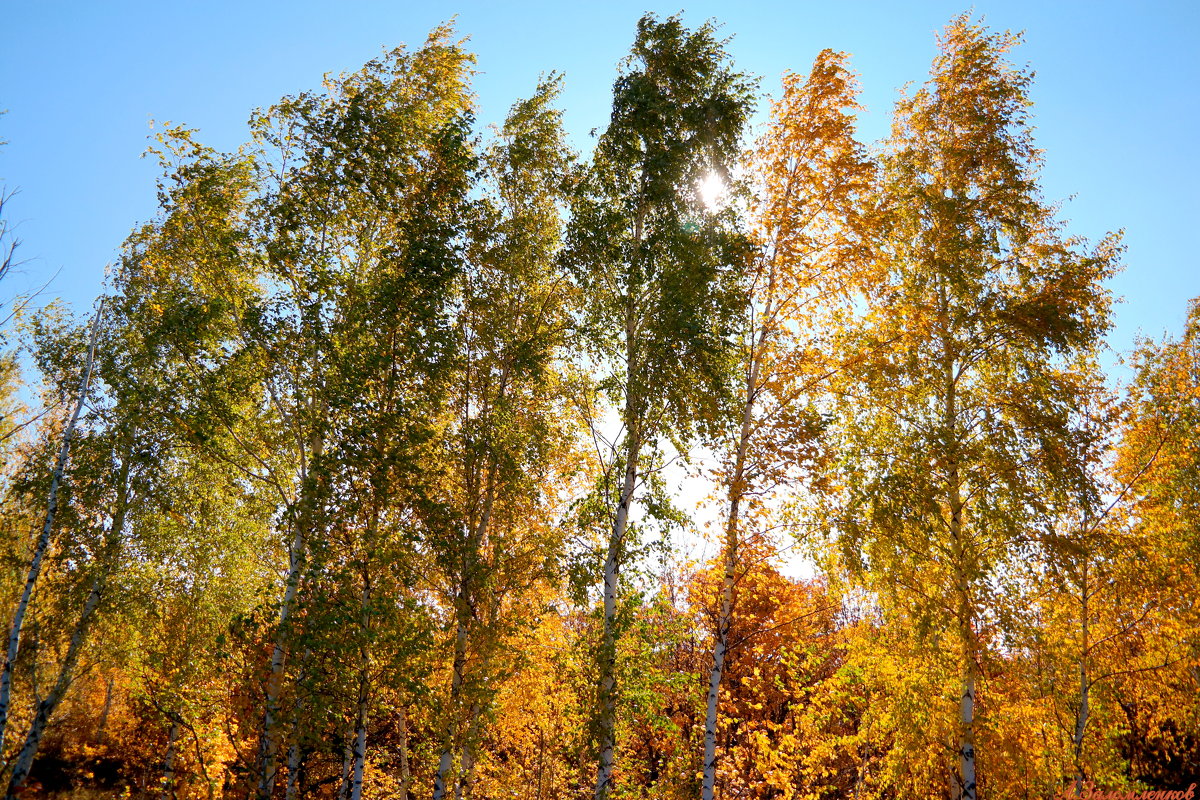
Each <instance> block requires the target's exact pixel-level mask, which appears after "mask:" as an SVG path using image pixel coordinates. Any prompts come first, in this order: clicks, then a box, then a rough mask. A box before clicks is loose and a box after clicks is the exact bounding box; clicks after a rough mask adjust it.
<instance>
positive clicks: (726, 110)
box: [566, 15, 750, 800]
mask: <svg viewBox="0 0 1200 800" xmlns="http://www.w3.org/2000/svg"><path fill="white" fill-rule="evenodd" d="M749 112H750V84H749V82H748V81H747V80H746V79H745V78H744V77H743V76H742V75H740V74H738V73H736V72H734V70H733V69H732V66H731V65H730V63H729V58H728V55H727V54H726V52H725V49H724V43H723V42H722V41H720V40H719V39H717V37H716V29H715V28H714V26H713V25H712V24H711V23H706V24H705V25H702V26H701V27H699V28H698V29H696V30H694V31H690V30H688V29H686V28H685V27H684V26H683V24H682V22H681V21H680V19H679V18H678V17H670V18H668V19H666V20H661V21H660V20H658V19H656V18H654V17H653V16H650V15H647V16H645V17H643V18H642V19H641V20H640V21H639V22H638V28H637V36H636V38H635V40H634V44H633V48H632V51H631V53H630V56H629V57H628V59H627V60H626V61H625V63H624V66H623V68H622V71H621V74H620V76H619V77H618V79H617V81H616V83H615V84H614V86H613V110H612V118H611V121H610V123H609V126H608V128H607V130H606V131H605V132H604V133H603V134H602V135H601V136H600V139H599V141H598V142H597V145H596V150H595V153H594V155H593V158H592V162H591V164H590V165H589V166H588V168H587V169H586V171H585V174H584V177H583V181H582V185H581V187H580V191H579V194H578V196H577V198H576V199H575V201H574V203H573V206H572V219H571V227H570V233H569V235H568V246H567V250H566V253H567V255H566V260H567V264H568V265H569V267H570V269H571V270H572V272H573V275H574V279H575V283H576V285H577V287H578V288H579V291H580V292H581V293H582V295H583V296H584V297H585V298H586V302H587V306H586V308H585V310H584V312H583V314H582V318H581V328H582V330H583V333H584V335H585V337H586V340H587V343H588V347H589V349H590V355H591V358H592V359H593V360H594V362H595V364H596V367H597V369H598V371H599V374H600V375H601V376H602V378H601V386H602V388H604V389H606V390H607V391H608V392H609V393H610V394H611V396H612V397H613V398H614V401H615V403H616V405H617V408H618V409H619V411H618V413H619V419H620V425H621V433H620V441H619V442H614V443H612V444H611V447H610V451H609V452H610V454H611V458H610V459H609V460H608V461H607V464H606V471H605V476H604V481H603V485H604V492H605V503H606V504H607V506H608V508H609V509H611V512H610V513H611V533H610V534H609V536H608V543H607V547H606V552H605V555H604V574H603V578H604V589H603V597H604V611H603V614H604V616H603V632H602V637H601V642H600V648H599V678H598V681H597V683H598V709H597V744H598V749H599V764H598V768H597V774H596V785H595V797H596V798H597V800H603V798H607V797H608V796H609V795H610V793H611V791H612V788H613V764H614V760H615V759H614V749H615V745H616V742H615V715H616V702H617V687H616V670H615V658H616V640H617V635H618V631H617V621H618V617H617V595H618V583H619V578H620V572H621V567H622V565H623V563H624V561H625V559H626V556H627V553H628V552H629V550H630V542H629V539H628V535H629V527H630V526H629V522H630V520H629V518H630V511H631V508H632V506H633V501H634V496H635V493H636V491H637V488H638V485H639V482H640V481H643V480H645V479H646V477H647V475H649V474H650V473H652V472H653V471H654V470H655V469H656V468H657V467H658V466H659V465H658V464H651V463H648V461H647V460H646V459H647V456H648V455H649V454H651V453H652V452H655V450H656V446H657V444H658V442H659V440H660V439H662V438H664V437H666V438H672V437H673V438H677V439H679V440H680V441H682V439H683V438H686V437H687V436H688V435H689V434H690V433H692V432H693V431H694V430H695V429H696V428H697V427H698V426H703V425H704V424H705V423H707V422H711V421H713V420H714V419H715V417H716V415H717V407H718V406H719V404H720V402H721V400H723V399H724V397H725V394H726V391H727V387H728V382H729V361H730V350H731V348H730V344H729V338H728V337H729V334H730V333H731V330H732V329H731V320H732V317H733V314H734V313H735V308H736V306H737V302H736V298H737V297H738V293H739V291H740V284H741V276H740V274H739V271H740V270H739V266H738V265H740V264H741V263H743V262H742V245H741V241H742V240H741V239H740V238H739V237H737V236H735V235H734V234H733V232H732V230H731V223H732V219H731V217H732V212H726V213H724V214H719V213H718V214H714V213H711V212H708V211H707V210H706V209H704V207H703V205H702V203H701V199H700V197H699V186H700V184H701V182H702V181H703V180H704V179H705V178H707V177H709V176H710V175H713V174H716V175H724V176H727V175H728V174H729V171H730V168H731V166H732V165H733V163H734V162H735V160H736V156H737V147H738V143H739V138H740V136H741V134H742V129H743V126H744V124H745V122H746V119H747V116H748V115H749Z"/></svg>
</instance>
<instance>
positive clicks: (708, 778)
mask: <svg viewBox="0 0 1200 800" xmlns="http://www.w3.org/2000/svg"><path fill="white" fill-rule="evenodd" d="M771 287H772V288H773V287H774V279H773V278H772V281H771ZM769 291H770V290H769ZM770 308H771V304H770V301H769V300H768V303H767V309H766V311H765V312H764V316H767V317H769V316H770ZM769 325H770V320H769V319H767V320H764V326H769ZM766 336H767V327H764V328H763V333H762V336H761V338H759V341H758V342H757V343H756V345H755V346H753V347H752V350H751V354H750V370H749V374H748V375H747V378H746V402H745V405H744V406H743V408H742V429H741V433H740V434H739V436H738V447H737V456H736V457H735V459H734V467H733V475H732V477H731V480H730V482H729V517H728V519H727V520H726V522H725V546H724V547H723V548H722V549H723V551H724V561H725V576H724V578H723V579H722V582H721V610H720V612H719V614H718V616H717V638H716V642H715V643H714V645H713V665H712V672H711V673H710V674H709V677H708V710H707V713H706V714H705V717H704V778H703V783H702V784H701V797H702V800H713V797H714V795H715V793H716V785H717V712H718V709H719V708H720V694H721V680H722V678H723V677H724V674H725V654H726V652H727V651H728V647H729V628H730V624H731V622H732V614H733V584H734V579H735V574H736V571H737V563H738V513H739V509H740V507H741V500H742V495H743V494H744V493H745V491H746V487H745V482H746V479H745V472H746V453H747V450H748V449H749V446H750V431H751V423H752V422H753V418H754V402H755V399H756V394H757V392H758V371H759V364H760V363H761V358H760V348H761V347H762V345H763V343H764V340H765V339H766Z"/></svg>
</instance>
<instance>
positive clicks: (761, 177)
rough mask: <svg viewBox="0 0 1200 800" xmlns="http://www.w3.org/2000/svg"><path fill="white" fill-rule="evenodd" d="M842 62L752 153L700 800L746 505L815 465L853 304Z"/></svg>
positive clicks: (848, 79)
mask: <svg viewBox="0 0 1200 800" xmlns="http://www.w3.org/2000/svg"><path fill="white" fill-rule="evenodd" d="M846 60H847V58H846V56H845V55H844V54H841V53H834V52H833V51H830V50H825V51H822V52H821V54H820V55H819V56H818V57H817V59H816V62H815V63H814V65H813V68H812V72H811V73H810V74H809V75H808V77H807V78H806V79H802V78H801V77H800V76H799V75H795V74H789V75H786V76H785V77H784V81H783V97H782V98H781V99H780V100H779V102H778V103H776V104H775V106H774V109H773V114H772V118H771V124H770V127H769V128H768V130H767V132H766V133H765V134H764V135H763V137H762V138H761V139H760V140H759V142H758V143H757V147H756V148H755V150H754V151H753V152H752V153H751V154H750V170H751V172H750V175H751V181H752V183H753V189H752V191H753V192H754V195H753V206H752V210H751V213H752V215H753V226H754V228H753V232H754V236H755V243H756V245H757V249H756V251H755V253H754V255H753V261H752V263H751V267H750V269H749V280H750V291H749V293H748V295H747V300H748V303H747V305H746V307H745V309H744V311H743V314H744V321H743V327H742V329H741V330H740V331H739V333H740V337H741V341H740V343H739V344H740V352H739V356H740V358H739V364H738V369H739V374H738V394H739V397H738V403H737V405H736V406H735V408H736V417H735V422H734V425H735V426H736V427H734V428H733V430H732V431H731V433H730V435H729V437H728V440H727V441H726V442H724V443H723V446H724V449H723V452H722V454H721V455H722V464H721V475H720V482H721V486H722V490H723V492H724V494H725V497H724V502H725V508H726V514H725V520H724V542H723V546H722V561H723V564H724V577H723V579H722V586H721V603H720V609H719V611H718V613H717V618H716V635H715V639H714V642H713V661H712V670H711V672H710V674H709V684H708V698H707V712H706V717H705V727H704V778H703V786H702V795H703V797H704V800H712V798H713V797H714V793H715V788H716V774H717V751H716V745H717V715H718V710H719V704H720V690H721V681H722V678H723V675H724V666H725V654H726V651H727V649H728V645H729V630H730V626H731V622H732V616H733V613H734V590H735V584H736V582H737V576H738V574H739V571H740V569H741V567H740V550H741V544H742V542H741V540H742V538H743V531H742V529H743V528H744V527H745V526H746V525H747V520H746V516H747V511H748V510H749V509H748V508H747V506H757V507H758V508H759V510H760V511H761V509H762V508H763V504H765V503H769V502H770V498H771V496H772V494H773V493H774V492H775V490H777V489H778V488H780V486H786V485H788V484H794V483H795V481H796V480H797V478H799V477H800V476H801V475H802V473H803V471H804V469H805V467H806V466H808V467H810V468H811V466H812V464H813V460H814V456H815V451H816V449H817V447H818V442H817V433H818V431H819V429H820V427H821V419H820V416H819V415H818V414H817V412H816V411H815V409H814V403H813V400H814V397H815V396H816V394H817V393H818V391H819V390H820V389H821V388H822V383H823V381H824V379H825V378H826V377H827V375H828V374H829V372H830V370H831V369H833V367H832V358H831V354H830V352H829V351H830V350H831V347H830V346H829V343H828V342H825V341H823V337H824V334H825V332H826V331H828V330H830V329H831V327H832V325H831V323H832V322H833V321H834V320H835V319H837V315H836V310H837V309H839V308H842V307H844V306H845V305H846V298H848V297H849V296H852V295H853V294H854V291H855V289H856V288H857V283H858V280H857V272H858V270H859V268H860V267H861V266H862V257H861V252H859V251H861V249H862V242H861V239H862V230H861V228H862V226H863V222H862V220H863V218H864V217H865V213H864V212H865V208H864V206H865V204H866V202H867V198H866V196H865V195H866V194H867V193H868V190H869V189H870V188H871V182H872V179H873V177H874V166H873V164H872V163H871V162H870V161H869V160H868V158H867V156H866V154H865V152H864V151H863V148H862V146H861V145H860V144H859V143H858V142H857V141H855V138H854V113H855V112H856V111H857V110H858V109H859V106H858V104H857V100H856V93H857V86H856V83H855V79H854V77H853V75H851V74H850V73H849V71H848V70H847V68H846ZM750 524H751V525H753V524H754V523H753V522H750Z"/></svg>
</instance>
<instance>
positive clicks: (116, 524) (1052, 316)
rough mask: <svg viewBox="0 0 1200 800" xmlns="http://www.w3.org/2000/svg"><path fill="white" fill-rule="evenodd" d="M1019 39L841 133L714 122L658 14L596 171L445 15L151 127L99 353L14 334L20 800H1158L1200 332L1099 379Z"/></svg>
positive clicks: (7, 402) (740, 105)
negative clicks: (307, 73)
mask: <svg viewBox="0 0 1200 800" xmlns="http://www.w3.org/2000/svg"><path fill="white" fill-rule="evenodd" d="M1018 43H1019V37H1018V36H1015V35H1012V34H1009V33H997V32H994V31H990V30H987V29H986V28H984V27H982V26H981V25H980V24H979V23H977V22H975V21H973V20H972V19H971V18H970V17H967V16H963V17H959V18H956V19H954V20H952V21H951V22H950V23H949V25H948V26H947V27H946V29H945V30H944V32H943V33H942V35H941V37H940V38H939V41H938V44H939V50H938V55H937V58H936V59H935V61H934V63H933V66H932V70H931V73H930V76H929V79H928V80H927V81H926V82H925V83H924V84H923V85H921V86H920V87H918V88H916V89H915V90H913V91H912V92H911V93H908V94H905V95H904V96H902V97H901V99H900V101H899V102H898V103H897V105H896V108H895V111H894V114H893V126H892V131H891V134H890V135H889V136H888V137H887V138H886V140H884V141H882V142H879V143H876V144H874V145H871V146H868V145H867V144H865V143H863V142H861V141H860V140H859V139H858V138H857V133H856V129H855V117H856V114H857V113H858V112H859V111H860V110H861V108H860V106H859V104H858V100H857V90H858V83H857V79H856V77H855V75H854V74H853V73H852V72H851V69H850V64H849V59H848V57H847V56H846V55H845V54H842V53H836V52H832V51H824V52H822V53H821V54H820V55H819V56H818V57H817V59H816V61H815V62H814V64H813V65H812V68H811V71H809V72H808V73H806V74H789V75H787V76H785V77H784V80H783V85H782V92H781V94H780V95H779V96H778V99H776V100H775V101H773V102H772V103H771V105H770V114H769V118H768V119H767V120H766V121H765V123H764V124H763V126H762V128H761V130H759V131H757V132H754V133H752V132H751V130H750V127H749V126H750V119H751V116H752V114H753V111H754V108H755V97H756V95H755V92H756V84H755V82H754V81H753V80H752V79H751V78H749V77H748V76H746V75H743V74H740V73H738V72H737V71H736V70H735V69H734V67H733V63H732V59H731V57H730V55H729V53H728V51H727V47H728V42H726V41H722V40H721V39H720V38H718V36H717V32H716V29H715V27H714V26H713V25H712V24H705V25H702V26H700V27H698V28H695V29H689V28H687V27H686V26H685V25H684V24H683V23H682V21H681V20H680V19H679V18H677V17H672V18H668V19H657V18H655V17H653V16H646V17H644V18H643V19H642V20H641V21H640V22H639V23H638V25H637V32H636V37H635V40H634V44H633V47H632V49H631V51H630V54H629V56H628V58H627V59H626V60H625V61H624V62H622V64H621V66H620V70H619V74H618V77H617V79H616V82H615V84H614V87H613V100H612V113H611V118H610V122H609V124H608V126H607V128H606V129H605V130H603V131H602V132H600V133H599V136H598V139H597V141H596V144H595V147H594V150H593V151H592V152H591V153H590V154H587V155H586V157H585V156H581V155H580V154H578V153H575V152H572V150H571V148H570V147H569V146H568V144H567V139H566V137H565V135H564V132H563V129H562V122H561V112H560V111H559V110H558V108H557V107H556V101H557V97H558V94H559V92H560V88H561V82H562V79H561V78H560V77H558V76H554V75H551V76H550V77H547V78H545V79H544V80H543V81H542V82H541V83H539V84H538V85H537V86H536V87H533V90H532V93H531V95H530V96H529V97H528V98H527V99H524V100H520V101H518V102H516V103H515V104H514V105H513V106H512V108H511V110H510V112H509V114H508V116H507V118H506V119H505V120H504V122H503V123H502V124H500V125H498V126H495V127H493V128H490V129H488V130H487V131H486V132H484V131H483V130H482V129H481V128H480V126H478V125H477V122H476V119H475V101H474V97H473V95H472V91H471V77H472V74H473V65H474V59H473V56H472V55H471V54H470V53H469V52H468V51H467V50H466V49H465V45H464V43H463V42H462V41H458V40H456V38H455V33H454V32H453V30H452V29H450V28H449V27H442V28H438V29H436V30H434V31H433V32H432V33H431V34H430V35H429V38H428V40H427V41H426V42H425V43H424V44H423V45H422V46H421V47H419V48H416V49H406V48H403V47H402V48H398V49H396V50H394V51H392V52H390V53H387V54H386V55H384V56H383V57H381V58H379V59H378V60H375V61H372V62H370V63H368V64H366V65H365V66H364V67H363V68H362V69H361V70H359V71H357V72H354V73H351V74H347V75H342V76H338V77H331V78H328V79H327V80H326V83H325V85H324V86H323V88H322V89H320V90H318V91H312V92H305V93H301V94H298V95H296V96H291V97H286V98H284V99H282V100H281V101H280V102H279V103H278V104H276V105H274V106H272V107H270V108H268V109H265V110H262V111H258V112H255V113H254V115H253V116H252V118H251V123H250V129H251V134H252V136H251V139H250V141H248V142H247V143H246V144H245V145H244V146H243V147H241V148H240V149H238V150H237V151H234V152H218V151H215V150H213V149H210V148H208V147H206V146H204V145H203V144H201V143H200V142H199V141H198V139H197V134H196V133H195V132H194V131H191V130H188V129H186V128H182V127H178V128H171V129H168V130H167V131H165V132H164V133H163V134H162V135H161V136H160V137H159V145H158V146H157V147H156V148H154V150H153V152H154V153H155V155H156V156H157V157H158V158H159V159H160V161H161V164H162V167H163V173H162V174H163V177H162V179H161V181H160V184H159V207H160V212H159V214H158V216H157V218H156V219H155V220H154V221H152V222H151V223H148V224H146V225H143V226H141V227H139V228H138V229H136V230H135V231H134V232H133V233H132V234H131V236H130V237H129V239H128V241H127V243H126V245H125V247H124V249H123V251H122V257H121V260H120V263H119V264H118V265H116V268H115V269H114V270H113V272H112V274H111V276H110V278H109V283H108V285H107V287H106V293H105V296H104V297H103V298H101V300H100V301H98V303H97V305H96V307H95V309H94V310H93V312H92V314H91V315H89V316H86V318H84V319H76V318H73V317H72V315H71V314H69V313H68V312H67V311H66V310H64V309H62V308H60V307H57V306H52V307H50V308H48V309H46V310H44V311H42V312H39V313H37V314H33V313H24V314H21V315H19V318H18V323H19V324H17V325H16V326H15V327H13V328H12V329H11V330H10V331H9V336H8V339H7V340H6V342H5V344H6V346H7V347H8V348H9V350H10V352H12V353H15V352H16V348H18V347H20V348H23V349H24V351H25V352H26V353H27V358H26V359H25V363H26V364H27V366H28V370H27V372H28V373H29V374H25V375H22V373H21V370H20V369H18V364H19V363H20V361H19V360H18V359H17V358H16V357H15V356H14V355H11V354H10V355H7V356H5V360H4V362H3V371H2V373H0V374H2V377H3V380H4V394H3V403H2V408H0V411H2V412H3V414H2V417H0V420H2V425H3V432H2V434H0V435H2V436H3V439H2V440H0V448H2V452H3V465H2V469H3V478H2V483H0V488H2V490H3V495H2V498H0V518H2V519H3V521H4V526H5V527H4V530H5V531H6V532H7V535H6V536H5V537H4V539H3V540H2V547H3V553H2V556H3V563H4V565H5V569H4V570H3V571H2V572H0V581H2V584H3V585H2V589H3V592H2V593H0V597H2V598H3V599H4V603H5V614H6V615H7V616H6V617H5V619H6V620H8V621H9V636H8V638H7V649H6V652H5V660H4V664H3V671H2V673H0V770H2V772H0V778H2V780H3V782H4V785H6V786H7V792H6V796H8V797H16V796H18V795H23V796H46V795H50V796H64V797H65V796H70V797H79V798H83V797H111V796H134V797H158V798H164V800H165V799H166V798H173V797H174V798H209V799H210V800H211V799H212V798H217V797H227V798H233V797H249V798H258V800H271V798H286V800H300V799H301V798H317V797H325V798H333V797H337V798H339V800H362V799H363V798H379V799H381V800H382V798H401V799H404V800H407V798H410V797H415V796H430V795H432V797H433V798H435V800H441V798H448V797H450V796H453V797H455V798H456V799H457V800H462V799H463V798H468V797H475V798H510V797H511V798H530V800H532V799H533V798H537V799H538V800H548V799H549V798H582V797H591V798H594V800H609V798H613V799H614V800H615V798H676V797H678V798H684V797H688V798H695V797H702V798H704V800H713V798H735V797H736V798H749V797H754V798H814V800H815V799H816V798H851V797H853V798H901V797H904V798H907V797H935V796H936V797H945V796H950V797H953V798H963V799H964V800H965V799H967V798H970V799H971V800H974V799H975V798H980V797H986V798H989V800H990V799H991V798H997V799H999V798H1030V797H1050V796H1052V795H1055V794H1058V793H1063V792H1065V793H1068V794H1081V793H1083V792H1084V791H1085V790H1086V788H1087V787H1088V785H1089V784H1090V785H1096V786H1104V787H1112V788H1122V789H1147V788H1150V789H1159V788H1169V789H1176V788H1186V786H1187V784H1188V783H1189V782H1190V781H1191V780H1192V779H1194V778H1195V777H1196V775H1197V772H1198V771H1200V722H1197V716H1198V715H1197V712H1198V711H1200V701H1198V700H1197V697H1200V694H1198V689H1200V638H1198V637H1197V630H1200V619H1198V618H1197V614H1200V609H1198V608H1197V605H1198V604H1197V603H1196V596H1197V592H1196V589H1195V587H1196V578H1197V575H1196V567H1195V565H1196V564H1197V563H1200V562H1198V558H1197V557H1198V556H1200V536H1198V535H1197V530H1198V528H1197V524H1198V520H1200V494H1198V489H1197V487H1198V486H1200V481H1198V474H1200V444H1198V443H1200V439H1198V438H1197V436H1196V433H1195V431H1196V430H1197V429H1198V428H1200V406H1198V405H1197V398H1200V389H1198V388H1197V387H1200V350H1198V349H1197V347H1198V337H1200V303H1198V302H1195V301H1194V302H1193V303H1192V305H1191V307H1190V309H1189V321H1188V325H1187V328H1186V330H1185V332H1184V334H1183V336H1182V338H1180V339H1167V340H1165V341H1161V342H1156V341H1151V340H1146V341H1143V342H1141V343H1140V344H1139V345H1138V347H1137V349H1136V352H1135V353H1133V354H1132V356H1131V364H1132V367H1133V375H1134V378H1133V379H1132V381H1131V383H1130V384H1129V386H1128V387H1127V388H1126V389H1124V390H1122V391H1121V392H1117V391H1116V390H1114V389H1113V388H1112V387H1111V384H1110V382H1109V381H1108V380H1107V379H1106V377H1105V375H1104V374H1103V371H1102V370H1101V368H1100V356H1101V354H1102V352H1103V349H1104V347H1105V345H1104V336H1105V334H1106V333H1107V331H1108V330H1109V328H1110V318H1109V310H1110V304H1111V302H1112V301H1111V297H1110V294H1109V291H1108V290H1107V289H1106V288H1105V281H1106V279H1108V278H1109V277H1110V276H1111V275H1112V274H1113V273H1114V272H1115V271H1116V270H1117V269H1119V268H1120V266H1121V264H1120V259H1121V255H1122V246H1121V243H1120V237H1119V235H1110V236H1108V237H1106V238H1104V239H1103V240H1101V241H1100V242H1098V243H1095V244H1089V243H1087V242H1085V241H1083V240H1082V239H1080V238H1078V237H1075V236H1072V235H1070V234H1069V233H1068V231H1067V230H1066V226H1065V224H1064V222H1063V221H1062V220H1061V218H1060V217H1059V216H1058V213H1057V212H1058V209H1057V208H1056V207H1055V206H1054V205H1053V204H1051V203H1049V202H1048V201H1047V200H1046V199H1045V198H1043V196H1042V194H1041V191H1040V189H1039V184H1038V174H1039V169H1040V168H1041V165H1042V162H1041V154H1040V151H1039V150H1038V149H1037V148H1036V146H1035V143H1034V140H1033V135H1032V134H1033V128H1032V124H1031V120H1030V102H1029V88H1030V82H1031V73H1030V72H1029V71H1028V70H1027V69H1024V68H1021V67H1018V66H1016V65H1015V64H1014V62H1013V61H1012V60H1011V56H1010V52H1011V50H1012V48H1013V47H1014V46H1015V45H1017V44H1018ZM4 231H5V229H4V228H0V235H3V233H4ZM0 252H3V253H7V254H8V256H7V258H6V260H5V262H4V264H5V267H7V265H8V263H9V262H10V260H11V253H12V248H11V246H10V245H9V244H8V243H6V246H5V247H4V248H0ZM34 372H36V374H33V373H34ZM23 381H28V385H30V386H35V387H37V389H36V392H34V391H31V390H27V389H22V386H24V385H25V384H24V383H23ZM680 464H685V465H690V466H688V467H687V468H688V469H691V470H692V471H693V473H694V477H699V478H702V479H703V480H704V481H705V482H706V485H707V486H708V487H709V488H708V490H709V492H710V497H709V499H708V500H707V501H706V503H705V504H704V506H703V509H702V511H701V513H700V514H699V515H698V516H696V518H695V519H693V518H692V517H691V516H689V514H688V513H687V512H689V511H690V510H691V509H690V506H691V505H693V504H694V501H695V498H694V497H690V496H686V495H682V494H680V493H679V492H678V491H677V488H676V483H677V478H678V475H679V474H681V472H682V469H681V467H680ZM689 532H690V533H689ZM696 532H701V533H703V534H704V535H707V536H709V537H710V539H711V542H712V545H713V548H714V552H715V553H716V556H715V557H714V558H713V559H712V560H711V561H710V562H708V563H693V562H691V561H689V560H688V559H687V558H686V557H685V556H684V553H685V551H686V548H684V547H683V546H682V545H681V544H680V543H679V540H680V536H681V535H682V536H688V535H695V533H696ZM788 553H798V554H802V555H803V556H804V557H805V558H806V559H807V560H808V562H809V563H811V564H812V565H814V569H815V577H813V578H811V579H808V580H799V579H794V578H789V577H786V576H785V575H784V572H783V571H784V570H785V569H786V562H787V554H788Z"/></svg>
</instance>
